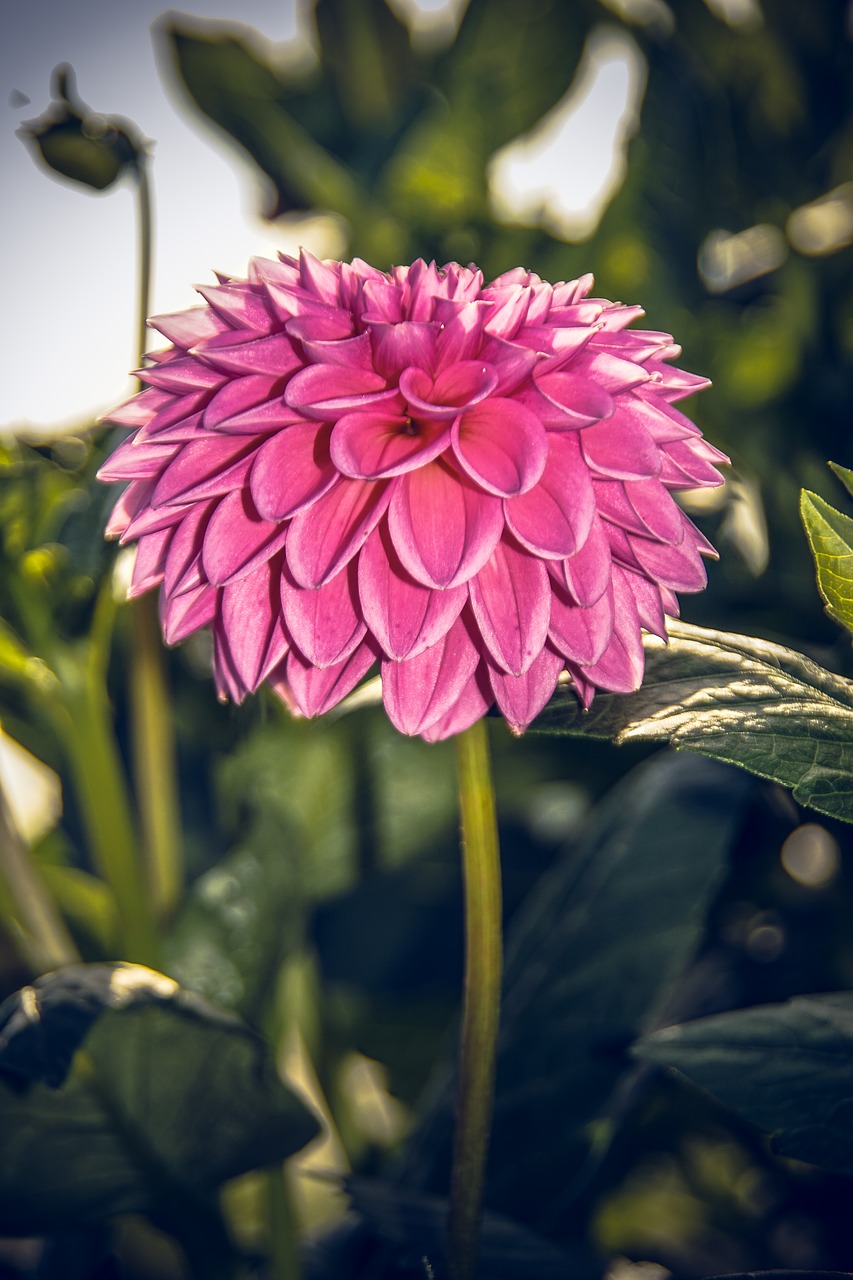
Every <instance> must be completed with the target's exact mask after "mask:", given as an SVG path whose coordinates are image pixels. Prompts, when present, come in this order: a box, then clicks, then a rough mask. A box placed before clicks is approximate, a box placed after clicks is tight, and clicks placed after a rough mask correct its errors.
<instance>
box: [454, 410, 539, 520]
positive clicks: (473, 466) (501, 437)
mask: <svg viewBox="0 0 853 1280" xmlns="http://www.w3.org/2000/svg"><path fill="white" fill-rule="evenodd" d="M452 439H453V449H454V452H455V454H456V456H457V458H458V459H459V461H460V463H461V465H462V466H463V467H464V468H465V470H466V471H467V472H468V474H469V475H470V476H471V477H472V479H474V480H476V481H477V482H478V483H479V484H481V485H482V486H483V488H484V489H487V490H488V491H489V493H496V494H499V495H500V496H501V497H506V498H511V497H513V496H514V495H515V494H519V493H526V492H527V490H528V489H532V488H533V486H534V485H535V484H536V482H537V481H538V480H539V479H540V478H541V476H542V473H543V471H544V470H545V463H546V461H547V459H548V437H547V435H546V433H545V428H544V427H543V426H542V423H541V422H540V421H539V419H538V418H537V417H536V415H535V414H534V413H531V411H530V410H529V409H525V407H524V406H523V405H521V404H517V403H516V402H515V401H514V400H506V399H503V398H501V397H499V396H491V397H489V399H488V400H484V401H483V403H482V404H478V405H474V407H473V408H471V409H466V410H465V412H464V413H463V414H462V415H461V416H460V417H458V418H457V419H456V421H455V422H454V424H453V433H452Z"/></svg>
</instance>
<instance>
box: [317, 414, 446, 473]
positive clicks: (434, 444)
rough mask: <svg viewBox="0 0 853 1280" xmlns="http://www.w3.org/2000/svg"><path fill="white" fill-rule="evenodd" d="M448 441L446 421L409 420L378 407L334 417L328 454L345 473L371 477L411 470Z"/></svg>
mask: <svg viewBox="0 0 853 1280" xmlns="http://www.w3.org/2000/svg"><path fill="white" fill-rule="evenodd" d="M449 443H450V424H449V423H448V422H442V421H432V422H430V421H422V422H413V421H412V419H411V418H404V417H401V416H400V415H399V414H395V413H387V412H383V411H382V410H381V409H376V410H371V409H365V410H364V412H362V413H347V414H344V416H343V417H342V418H339V419H338V421H337V422H336V423H335V429H334V431H333V432H332V440H331V454H332V461H333V462H334V464H335V466H336V467H337V468H338V470H339V471H341V472H342V473H343V474H344V475H345V476H353V477H355V478H358V479H363V480H375V479H376V478H377V477H379V476H397V475H400V474H402V473H403V472H404V471H411V470H412V469H413V468H414V467H419V466H421V465H422V464H423V463H425V462H429V461H430V460H431V459H432V458H436V457H438V455H439V454H440V453H443V452H444V450H445V449H446V448H447V446H448V444H449Z"/></svg>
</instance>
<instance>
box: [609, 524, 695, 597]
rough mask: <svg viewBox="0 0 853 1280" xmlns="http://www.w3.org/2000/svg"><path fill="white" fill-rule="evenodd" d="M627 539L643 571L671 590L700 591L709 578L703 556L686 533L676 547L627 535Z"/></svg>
mask: <svg viewBox="0 0 853 1280" xmlns="http://www.w3.org/2000/svg"><path fill="white" fill-rule="evenodd" d="M628 541H629V542H630V544H631V550H632V551H633V553H634V555H635V556H636V558H637V561H638V562H639V564H640V565H641V567H642V568H643V569H644V570H645V572H646V574H647V575H648V576H649V577H650V578H654V580H655V581H656V582H660V583H662V584H663V585H664V586H666V587H671V588H672V590H673V591H701V590H702V588H703V587H704V586H705V584H706V582H707V581H708V575H707V573H706V572H705V565H704V563H703V562H702V557H701V556H700V554H699V551H698V550H697V548H696V545H695V543H694V541H693V540H692V539H691V538H690V536H689V535H687V536H685V538H684V541H683V542H682V543H681V544H680V545H679V546H677V547H673V546H667V545H666V544H665V543H662V542H652V541H651V540H650V539H648V538H636V537H629V539H628Z"/></svg>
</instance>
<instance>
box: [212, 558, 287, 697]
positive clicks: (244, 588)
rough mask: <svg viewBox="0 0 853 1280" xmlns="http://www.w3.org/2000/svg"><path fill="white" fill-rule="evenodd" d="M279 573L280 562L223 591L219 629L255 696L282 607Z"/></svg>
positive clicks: (245, 683) (269, 564)
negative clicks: (223, 633)
mask: <svg viewBox="0 0 853 1280" xmlns="http://www.w3.org/2000/svg"><path fill="white" fill-rule="evenodd" d="M279 572H280V570H279V566H278V561H277V560H276V561H274V562H269V561H268V562H267V563H266V564H262V565H260V566H259V567H258V568H257V569H255V570H254V572H252V573H249V574H246V576H245V577H243V578H239V579H238V580H237V581H236V582H232V583H230V584H229V585H228V586H226V587H224V588H223V590H222V605H221V610H220V615H219V618H220V621H219V625H220V627H221V629H222V630H223V631H224V632H225V634H226V636H227V637H228V648H229V650H230V653H231V660H232V662H233V664H234V667H235V668H236V670H237V674H238V675H239V677H240V680H241V681H242V683H243V684H244V685H245V687H246V689H247V690H248V692H249V693H254V691H255V689H257V687H258V685H259V684H260V682H261V680H262V679H263V669H264V659H265V657H266V653H267V649H268V647H269V642H270V639H271V637H272V633H273V628H274V626H275V624H276V621H277V619H278V614H279V610H280V607H281V605H280V600H279V593H278V578H279Z"/></svg>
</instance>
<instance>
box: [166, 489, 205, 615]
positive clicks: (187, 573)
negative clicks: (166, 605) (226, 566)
mask: <svg viewBox="0 0 853 1280" xmlns="http://www.w3.org/2000/svg"><path fill="white" fill-rule="evenodd" d="M215 506H216V502H215V501H211V502H199V503H198V504H197V505H196V506H193V507H190V509H189V510H188V511H187V513H186V515H185V516H184V518H183V520H182V521H181V523H180V524H179V525H178V526H177V528H176V529H175V531H174V533H173V534H172V541H171V544H170V546H169V555H168V557H167V560H166V573H165V577H164V579H163V587H164V590H165V591H166V593H167V594H168V595H182V594H183V593H184V592H185V591H188V590H191V589H193V588H195V587H198V586H200V585H201V584H202V583H206V582H207V579H206V578H205V577H204V576H203V573H202V568H201V548H202V543H203V541H204V531H205V529H206V528H207V521H208V519H209V517H210V515H211V513H212V511H213V509H214V507H215Z"/></svg>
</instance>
